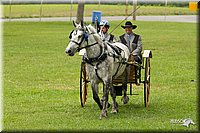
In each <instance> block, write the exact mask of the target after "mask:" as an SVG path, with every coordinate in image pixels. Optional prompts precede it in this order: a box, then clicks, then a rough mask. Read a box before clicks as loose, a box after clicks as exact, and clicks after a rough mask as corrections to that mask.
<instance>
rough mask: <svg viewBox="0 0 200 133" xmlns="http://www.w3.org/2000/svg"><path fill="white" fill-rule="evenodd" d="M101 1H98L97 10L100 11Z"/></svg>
mask: <svg viewBox="0 0 200 133" xmlns="http://www.w3.org/2000/svg"><path fill="white" fill-rule="evenodd" d="M100 4H101V0H99V5H98V10H100Z"/></svg>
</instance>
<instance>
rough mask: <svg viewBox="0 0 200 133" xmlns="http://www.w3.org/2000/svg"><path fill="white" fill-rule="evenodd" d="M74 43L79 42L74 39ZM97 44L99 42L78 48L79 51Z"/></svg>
mask: <svg viewBox="0 0 200 133" xmlns="http://www.w3.org/2000/svg"><path fill="white" fill-rule="evenodd" d="M72 42H73V41H72ZM74 43H77V42H75V41H74ZM87 43H88V42H87ZM96 44H98V42H95V43H93V44H91V45H87V46H85V47H81V48H78V51H80V50H81V49H84V48H88V47H91V46H94V45H96Z"/></svg>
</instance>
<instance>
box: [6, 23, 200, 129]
mask: <svg viewBox="0 0 200 133" xmlns="http://www.w3.org/2000/svg"><path fill="white" fill-rule="evenodd" d="M118 23H119V21H113V22H111V30H112V29H113V28H114V27H115V26H116V25H118ZM134 23H136V24H137V25H138V28H137V29H136V30H135V32H136V33H138V34H140V35H141V36H142V41H143V49H149V50H152V52H153V58H152V59H151V92H150V106H149V108H148V109H146V108H145V107H144V102H143V85H142V84H141V85H140V86H139V87H138V86H137V87H135V85H134V88H135V89H134V94H138V95H133V96H129V99H130V100H129V103H128V104H126V105H123V104H122V103H121V97H117V102H118V103H119V113H118V114H111V113H110V111H111V108H109V110H108V111H109V114H108V118H105V119H103V120H99V115H100V110H99V108H98V106H97V104H96V103H95V102H94V100H93V99H92V93H91V89H90V90H89V91H88V93H89V94H88V99H87V104H86V107H85V108H82V107H81V105H80V101H79V72H80V63H81V57H80V56H78V54H76V55H75V56H74V57H69V56H67V55H66V54H65V48H66V46H67V44H68V42H69V39H68V35H69V33H70V32H71V30H72V29H73V26H72V23H70V22H5V23H4V24H3V130H5V131H10V130H14V131H16V130H28V131H32V130H54V131H58V130H59V131H65V130H66V131H75V130H76V131H197V130H198V126H197V125H198V116H197V115H198V112H197V101H198V95H197V69H196V68H197V44H196V43H197V26H196V24H192V23H167V22H143V21H134ZM123 32H124V31H123V29H122V28H121V27H118V28H117V30H115V31H114V32H113V34H115V35H117V36H118V35H120V34H122V33H123ZM109 101H110V102H111V98H110V99H109ZM185 118H191V119H192V120H193V121H194V122H195V123H196V125H191V126H190V127H188V128H187V127H184V126H182V125H181V124H172V123H171V121H173V120H179V121H182V120H183V119H185Z"/></svg>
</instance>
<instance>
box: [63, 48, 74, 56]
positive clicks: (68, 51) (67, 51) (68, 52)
mask: <svg viewBox="0 0 200 133" xmlns="http://www.w3.org/2000/svg"><path fill="white" fill-rule="evenodd" d="M65 53H66V54H68V55H69V56H73V55H74V53H73V52H72V50H71V49H67V50H66V51H65Z"/></svg>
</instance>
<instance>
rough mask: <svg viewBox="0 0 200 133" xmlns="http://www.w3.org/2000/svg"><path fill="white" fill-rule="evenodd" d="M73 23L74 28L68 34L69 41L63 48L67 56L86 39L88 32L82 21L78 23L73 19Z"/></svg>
mask: <svg viewBox="0 0 200 133" xmlns="http://www.w3.org/2000/svg"><path fill="white" fill-rule="evenodd" d="M73 24H74V27H75V28H76V29H75V30H72V31H71V33H70V35H69V39H70V42H69V44H68V46H67V48H66V50H65V52H66V54H68V55H69V56H73V55H74V54H75V53H76V52H77V51H79V50H80V49H81V48H82V47H83V45H84V43H85V42H87V41H88V33H87V31H86V29H85V27H84V25H83V21H81V22H80V23H79V24H77V23H76V22H74V21H73Z"/></svg>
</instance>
